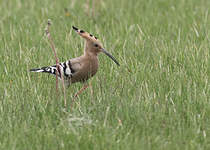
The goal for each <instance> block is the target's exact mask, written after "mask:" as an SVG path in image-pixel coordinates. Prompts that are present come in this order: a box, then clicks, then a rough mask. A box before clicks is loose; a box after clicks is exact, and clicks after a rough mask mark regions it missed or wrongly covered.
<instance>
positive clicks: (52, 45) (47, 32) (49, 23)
mask: <svg viewBox="0 0 210 150" xmlns="http://www.w3.org/2000/svg"><path fill="white" fill-rule="evenodd" d="M50 26H51V21H50V20H49V19H48V22H47V27H46V29H45V32H46V35H47V38H48V40H49V43H50V46H51V49H52V51H53V53H54V56H55V60H56V68H57V71H56V91H57V93H58V92H59V91H58V70H61V69H60V65H59V59H58V57H57V54H56V51H55V44H54V43H53V40H52V38H51V35H50ZM60 73H61V81H62V85H63V94H64V107H66V89H65V85H64V78H63V76H62V72H61V71H60Z"/></svg>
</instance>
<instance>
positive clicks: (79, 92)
mask: <svg viewBox="0 0 210 150" xmlns="http://www.w3.org/2000/svg"><path fill="white" fill-rule="evenodd" d="M88 86H89V85H88V84H84V86H83V87H82V88H81V89H80V90H79V91H78V92H77V93H76V94H75V95H74V98H76V97H77V96H78V95H79V94H81V93H82V92H83V91H84V90H85V89H87V88H88Z"/></svg>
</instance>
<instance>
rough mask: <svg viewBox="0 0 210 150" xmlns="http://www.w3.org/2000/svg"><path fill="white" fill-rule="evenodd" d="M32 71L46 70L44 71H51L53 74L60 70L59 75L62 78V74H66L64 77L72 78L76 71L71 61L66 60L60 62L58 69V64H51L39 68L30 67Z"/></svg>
mask: <svg viewBox="0 0 210 150" xmlns="http://www.w3.org/2000/svg"><path fill="white" fill-rule="evenodd" d="M30 71H31V72H44V73H50V74H53V75H56V72H57V71H58V77H59V78H61V75H63V76H64V78H71V77H72V75H73V74H74V73H75V70H74V69H73V68H72V64H71V61H70V60H69V61H66V62H63V63H59V68H58V70H57V67H56V65H53V66H49V67H42V68H37V69H30Z"/></svg>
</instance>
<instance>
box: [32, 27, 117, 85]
mask: <svg viewBox="0 0 210 150" xmlns="http://www.w3.org/2000/svg"><path fill="white" fill-rule="evenodd" d="M72 28H73V30H75V31H76V32H77V33H78V34H79V35H80V36H81V37H82V38H84V39H85V42H86V43H85V48H84V54H83V55H82V56H79V57H76V58H72V59H70V60H67V61H65V62H62V63H59V67H58V68H59V69H58V70H57V67H56V65H53V66H48V67H42V68H37V69H30V71H31V72H44V73H49V74H53V75H56V72H57V75H58V77H59V79H61V76H63V79H64V81H65V84H66V85H67V86H69V85H71V84H72V83H76V82H85V81H87V80H88V79H89V78H91V77H92V76H94V75H95V74H96V72H97V70H98V67H99V61H98V54H99V53H101V52H102V53H104V54H106V55H107V56H108V57H110V58H111V59H112V60H113V61H114V62H115V63H116V64H117V65H118V66H119V65H120V64H119V63H118V61H117V60H116V59H115V58H114V57H113V56H112V55H111V54H110V53H109V52H108V51H106V50H105V49H104V48H103V46H102V44H101V42H100V41H99V40H98V39H97V38H96V37H95V36H93V35H92V34H89V33H88V32H85V31H83V30H80V29H78V28H76V27H74V26H72Z"/></svg>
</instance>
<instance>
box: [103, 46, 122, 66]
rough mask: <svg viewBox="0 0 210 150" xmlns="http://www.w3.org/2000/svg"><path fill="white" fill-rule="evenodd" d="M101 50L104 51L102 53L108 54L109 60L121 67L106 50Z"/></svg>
mask: <svg viewBox="0 0 210 150" xmlns="http://www.w3.org/2000/svg"><path fill="white" fill-rule="evenodd" d="M101 50H102V52H103V53H104V54H106V55H107V56H109V58H111V59H112V60H113V61H114V62H115V63H116V64H117V65H118V66H120V64H119V63H118V61H117V60H116V59H115V58H114V57H113V56H112V55H111V54H110V53H109V52H107V51H106V50H105V49H104V48H102V49H101Z"/></svg>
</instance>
